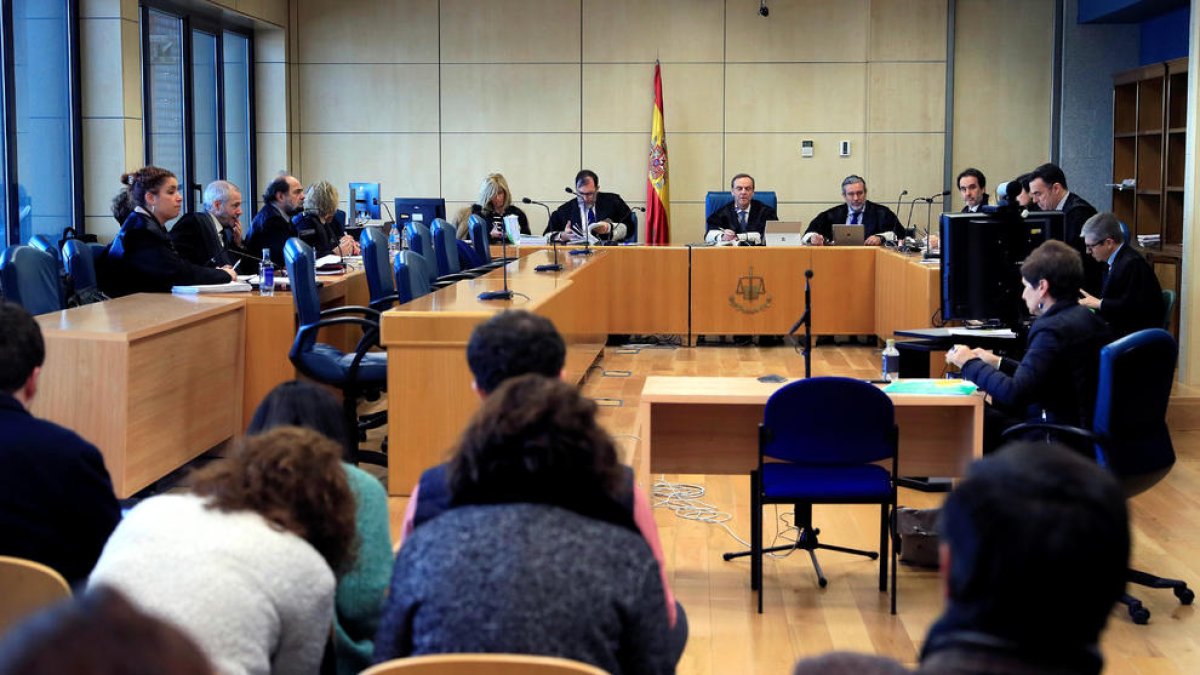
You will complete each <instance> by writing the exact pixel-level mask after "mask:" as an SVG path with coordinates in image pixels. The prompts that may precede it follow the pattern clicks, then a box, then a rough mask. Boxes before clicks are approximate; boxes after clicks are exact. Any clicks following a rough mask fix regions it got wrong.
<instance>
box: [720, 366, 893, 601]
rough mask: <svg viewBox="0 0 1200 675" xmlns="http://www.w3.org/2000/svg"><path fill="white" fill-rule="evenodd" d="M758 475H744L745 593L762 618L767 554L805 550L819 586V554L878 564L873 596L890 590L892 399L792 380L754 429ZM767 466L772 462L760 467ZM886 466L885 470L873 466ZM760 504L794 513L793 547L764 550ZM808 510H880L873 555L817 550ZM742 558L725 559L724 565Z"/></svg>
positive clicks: (849, 386) (855, 387) (854, 385)
mask: <svg viewBox="0 0 1200 675" xmlns="http://www.w3.org/2000/svg"><path fill="white" fill-rule="evenodd" d="M758 430H759V431H758V468H757V469H756V470H755V471H753V472H752V473H751V475H750V546H751V548H750V556H751V562H750V586H751V588H752V589H753V590H756V591H758V611H759V613H762V604H763V602H762V583H763V581H762V558H763V554H764V553H766V552H775V551H785V550H796V549H799V550H804V551H807V552H808V555H809V558H810V559H811V560H812V565H813V569H815V570H816V573H817V583H818V584H819V585H820V586H821V587H822V588H824V587H825V585H826V584H827V583H828V581H827V580H826V578H825V574H824V572H822V570H821V564H820V563H819V562H817V554H816V551H817V549H825V550H829V551H838V552H841V553H850V554H853V555H861V556H865V557H867V558H870V559H871V560H875V559H878V560H879V590H880V591H886V590H887V589H888V580H887V552H888V543H889V542H888V539H889V536H888V533H889V532H890V530H891V528H890V520H891V519H890V511H894V510H895V508H896V471H897V462H898V457H899V452H898V449H897V448H898V438H899V430H898V429H897V427H896V421H895V411H894V409H893V406H892V400H891V399H890V398H888V396H887V394H884V393H883V392H882V391H880V390H879V388H877V387H875V386H873V385H870V384H867V383H865V382H862V381H860V380H855V379H851V378H845V377H814V378H809V379H806V380H797V381H796V382H792V383H790V384H787V385H785V386H783V387H782V388H780V389H779V390H778V391H776V392H775V393H774V394H772V395H771V398H769V399H767V406H766V409H765V410H764V411H763V421H762V423H761V424H760V425H759V427H758ZM767 459H770V460H772V461H769V462H768V461H766V460H767ZM888 459H890V460H891V470H890V471H889V470H888V469H886V468H884V467H882V466H879V465H878V464H876V462H880V461H883V460H888ZM766 504H791V505H793V506H794V507H795V523H794V525H795V527H796V529H797V530H799V534H798V535H797V538H796V542H795V543H794V545H788V546H776V547H772V548H769V549H766V550H765V551H764V549H763V544H762V538H763V532H762V531H763V522H762V510H763V506H764V505H766ZM814 504H878V505H879V552H878V553H876V552H874V551H863V550H859V549H853V548H846V547H844V546H832V545H829V544H822V543H821V542H820V541H819V540H818V539H817V536H818V535H819V534H820V533H821V531H820V530H819V529H817V528H815V527H813V522H812V510H813V505H814ZM741 555H745V554H744V553H726V554H725V555H724V558H725V560H730V559H732V558H735V557H739V556H741ZM891 611H892V614H895V613H896V551H895V547H892V592H891Z"/></svg>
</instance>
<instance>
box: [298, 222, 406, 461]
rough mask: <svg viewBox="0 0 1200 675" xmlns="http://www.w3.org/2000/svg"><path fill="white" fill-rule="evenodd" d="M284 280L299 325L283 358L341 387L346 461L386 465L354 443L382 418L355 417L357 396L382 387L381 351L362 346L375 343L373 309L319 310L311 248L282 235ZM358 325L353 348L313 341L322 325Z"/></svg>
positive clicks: (380, 456) (377, 455)
mask: <svg viewBox="0 0 1200 675" xmlns="http://www.w3.org/2000/svg"><path fill="white" fill-rule="evenodd" d="M283 257H284V260H285V261H286V264H287V272H288V281H289V283H290V285H291V288H292V299H293V301H294V302H295V305H296V317H297V320H298V323H299V324H300V328H299V329H298V330H297V331H296V339H295V341H294V342H293V343H292V349H291V351H289V352H288V358H289V359H291V361H292V364H293V365H295V366H296V370H298V371H300V372H301V373H302V374H303V375H304V376H305V377H308V378H309V379H312V380H315V381H317V382H320V383H321V384H327V385H330V386H332V387H337V388H338V389H341V390H342V414H343V420H344V422H345V425H346V442H347V447H346V456H347V460H348V461H353V462H356V463H357V462H371V463H375V464H380V465H383V466H386V465H387V455H386V454H382V453H375V452H366V451H363V450H360V449H359V448H358V440H359V438H360V437H361V434H362V433H364V432H365V430H366V429H368V428H372V427H375V426H379V425H381V424H383V423H384V422H386V421H387V416H386V411H385V412H384V413H383V414H376V415H373V416H370V417H369V418H367V419H366V420H365V421H363V422H360V420H359V417H358V398H359V396H361V395H364V394H367V393H371V392H376V391H383V390H385V389H387V354H385V353H383V352H378V351H375V352H372V351H368V350H370V349H371V348H372V347H378V346H380V345H379V312H378V311H376V310H373V309H371V308H369V307H357V306H347V307H334V308H332V309H327V310H324V311H321V298H320V296H319V295H318V294H317V278H316V272H315V270H314V267H313V265H314V262H315V258H314V256H313V250H312V247H311V246H309V245H308V244H306V243H304V242H303V241H301V240H300V239H299V238H297V237H292V238H290V239H288V240H287V243H286V244H285V245H284V247H283ZM340 325H355V326H361V327H362V329H363V335H362V337H361V338H359V340H358V344H357V345H356V346H355V348H354V352H353V353H346V352H343V351H342V350H340V349H338V348H337V347H334V346H332V345H328V344H325V343H323V342H318V341H317V336H318V333H319V332H320V330H321V329H322V328H325V327H326V326H340Z"/></svg>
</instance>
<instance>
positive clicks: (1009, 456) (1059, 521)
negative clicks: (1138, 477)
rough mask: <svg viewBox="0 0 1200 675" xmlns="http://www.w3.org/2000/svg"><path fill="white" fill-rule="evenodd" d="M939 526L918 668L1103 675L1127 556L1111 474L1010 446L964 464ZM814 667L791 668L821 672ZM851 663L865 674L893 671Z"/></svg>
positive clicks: (1046, 448)
mask: <svg viewBox="0 0 1200 675" xmlns="http://www.w3.org/2000/svg"><path fill="white" fill-rule="evenodd" d="M939 530H940V532H941V549H940V556H941V572H940V576H941V579H942V587H943V590H944V594H945V597H946V607H945V609H944V610H943V612H942V615H941V617H940V618H939V619H938V620H937V621H936V622H935V623H934V624H933V627H931V628H930V629H929V633H928V635H926V637H925V645H924V647H923V649H922V650H921V662H920V667H919V668H918V670H917V672H918V673H922V674H930V675H932V674H937V675H1015V674H1016V673H1022V674H1026V673H1028V674H1030V675H1039V674H1043V675H1050V674H1056V675H1059V674H1073V675H1094V674H1095V673H1099V672H1101V670H1102V669H1103V666H1104V659H1103V656H1102V655H1101V653H1100V648H1099V641H1100V633H1101V632H1102V631H1103V630H1104V626H1105V624H1106V623H1107V622H1108V616H1109V613H1110V612H1111V611H1112V607H1113V605H1114V604H1115V603H1116V602H1117V600H1118V599H1120V597H1121V594H1122V593H1124V592H1125V574H1126V569H1127V567H1128V564H1129V549H1130V537H1129V515H1128V512H1127V510H1126V506H1125V498H1124V496H1123V494H1122V492H1121V488H1120V486H1119V485H1118V483H1117V481H1116V480H1115V479H1114V478H1113V477H1112V475H1110V474H1109V473H1108V472H1107V471H1105V470H1104V469H1101V468H1100V467H1099V466H1097V465H1096V464H1094V463H1092V462H1091V461H1089V460H1086V459H1084V458H1082V457H1080V456H1079V455H1077V454H1076V453H1074V452H1072V451H1071V450H1068V449H1067V448H1065V447H1063V446H1059V445H1054V444H1046V443H1018V444H1014V445H1010V446H1008V447H1006V448H1004V449H1003V450H1001V451H1000V452H998V453H996V454H994V455H991V456H989V457H987V458H985V459H982V460H980V461H978V462H976V463H975V464H973V465H972V466H971V468H970V469H969V470H968V471H967V476H966V479H965V480H963V482H961V483H960V484H959V485H958V487H957V488H956V489H955V490H954V492H952V493H950V495H949V496H948V497H947V498H946V502H945V504H944V505H943V507H942V515H941V522H940V525H939ZM812 661H816V659H813V660H806V661H801V662H800V663H799V664H797V666H796V670H795V672H796V673H816V672H822V673H824V672H828V671H817V670H812V669H810V668H809V666H810V665H812ZM853 661H856V662H857V663H856V664H855V665H857V669H856V671H855V672H858V673H864V674H865V673H872V672H881V673H886V672H891V671H889V670H886V669H885V666H887V665H888V664H891V665H895V662H893V661H891V660H890V659H884V658H881V657H872V656H867V655H860V656H858V658H857V659H853ZM846 672H849V671H846Z"/></svg>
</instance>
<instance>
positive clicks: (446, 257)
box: [429, 218, 462, 276]
mask: <svg viewBox="0 0 1200 675" xmlns="http://www.w3.org/2000/svg"><path fill="white" fill-rule="evenodd" d="M429 233H430V235H432V236H433V259H434V262H435V263H436V264H437V273H438V276H446V275H447V274H457V273H459V272H461V271H462V265H461V264H460V263H459V262H458V244H457V243H455V242H456V241H458V232H457V230H456V229H455V228H454V226H453V225H451V224H450V223H449V222H447V221H446V220H445V219H442V218H434V219H433V227H432V228H430V230H429Z"/></svg>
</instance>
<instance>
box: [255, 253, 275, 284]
mask: <svg viewBox="0 0 1200 675" xmlns="http://www.w3.org/2000/svg"><path fill="white" fill-rule="evenodd" d="M258 282H259V283H258V294H259V295H266V296H272V295H275V263H273V262H271V249H269V248H264V249H263V252H262V263H260V264H259V267H258Z"/></svg>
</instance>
